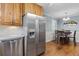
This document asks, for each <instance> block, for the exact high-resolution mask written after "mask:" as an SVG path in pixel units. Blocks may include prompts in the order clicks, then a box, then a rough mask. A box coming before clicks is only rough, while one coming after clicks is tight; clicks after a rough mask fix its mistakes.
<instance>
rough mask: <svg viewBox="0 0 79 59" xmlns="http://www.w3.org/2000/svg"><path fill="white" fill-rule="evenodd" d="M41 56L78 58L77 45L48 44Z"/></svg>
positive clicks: (78, 48)
mask: <svg viewBox="0 0 79 59" xmlns="http://www.w3.org/2000/svg"><path fill="white" fill-rule="evenodd" d="M43 56H79V43H77V45H76V46H74V45H73V43H70V44H68V45H59V44H56V43H55V42H48V43H47V44H46V52H45V53H44V54H43Z"/></svg>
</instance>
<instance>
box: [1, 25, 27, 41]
mask: <svg viewBox="0 0 79 59" xmlns="http://www.w3.org/2000/svg"><path fill="white" fill-rule="evenodd" d="M26 32H27V27H23V26H22V27H17V26H0V41H4V40H15V39H18V38H22V37H25V36H27V33H26Z"/></svg>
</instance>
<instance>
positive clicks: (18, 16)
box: [0, 3, 22, 26]
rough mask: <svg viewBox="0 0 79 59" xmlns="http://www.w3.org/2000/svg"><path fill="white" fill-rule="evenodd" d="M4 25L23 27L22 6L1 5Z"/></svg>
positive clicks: (0, 22) (1, 21) (13, 4)
mask: <svg viewBox="0 0 79 59" xmlns="http://www.w3.org/2000/svg"><path fill="white" fill-rule="evenodd" d="M0 12H1V18H0V19H1V20H0V24H2V25H18V26H19V25H22V4H17V3H4V4H3V3H2V4H0Z"/></svg>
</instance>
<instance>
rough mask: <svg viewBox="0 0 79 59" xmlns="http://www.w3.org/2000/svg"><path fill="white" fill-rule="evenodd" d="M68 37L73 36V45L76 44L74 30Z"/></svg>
mask: <svg viewBox="0 0 79 59" xmlns="http://www.w3.org/2000/svg"><path fill="white" fill-rule="evenodd" d="M68 37H69V39H71V38H73V42H74V46H76V30H75V31H74V32H72V33H71V34H70V35H69V36H68Z"/></svg>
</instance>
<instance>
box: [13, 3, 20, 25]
mask: <svg viewBox="0 0 79 59" xmlns="http://www.w3.org/2000/svg"><path fill="white" fill-rule="evenodd" d="M13 16H14V20H13V24H14V25H22V6H21V4H19V3H17V4H16V3H15V4H14V15H13Z"/></svg>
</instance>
